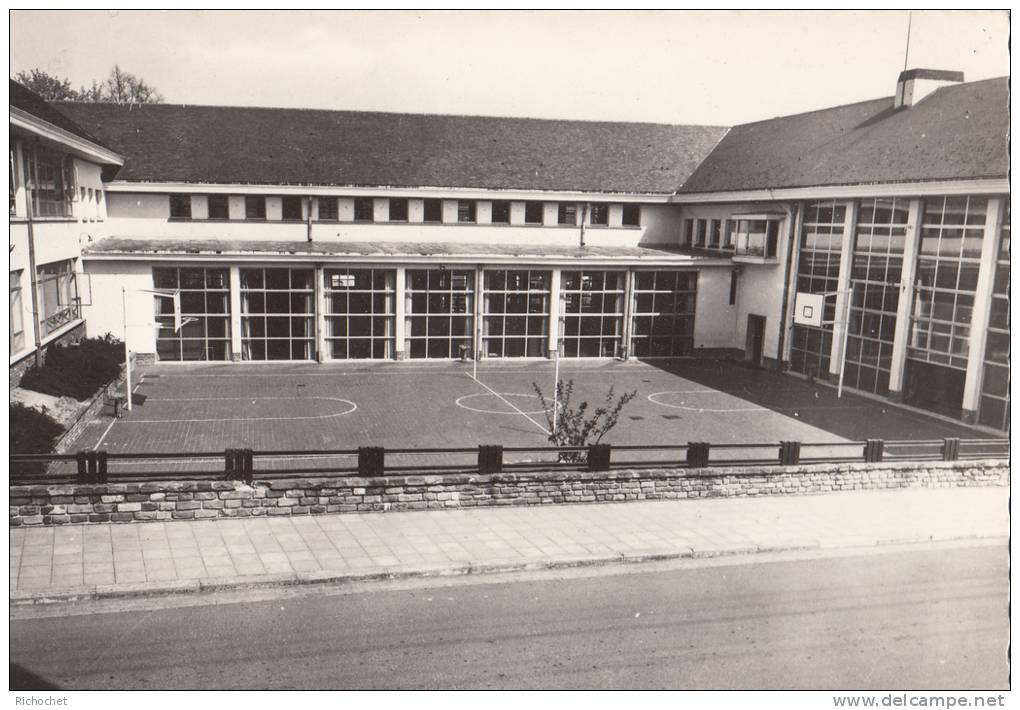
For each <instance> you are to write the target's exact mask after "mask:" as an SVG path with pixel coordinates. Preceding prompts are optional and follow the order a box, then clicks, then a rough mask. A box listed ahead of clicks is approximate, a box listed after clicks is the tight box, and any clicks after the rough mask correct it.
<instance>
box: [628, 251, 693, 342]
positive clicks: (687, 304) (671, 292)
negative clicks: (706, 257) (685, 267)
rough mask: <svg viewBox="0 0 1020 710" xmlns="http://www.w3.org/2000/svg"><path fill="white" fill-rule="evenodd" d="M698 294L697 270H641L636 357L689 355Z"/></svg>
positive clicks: (635, 325) (636, 310) (636, 286)
mask: <svg viewBox="0 0 1020 710" xmlns="http://www.w3.org/2000/svg"><path fill="white" fill-rule="evenodd" d="M697 295H698V273H697V272H696V271H638V272H637V273H636V274H635V275H634V316H633V333H632V334H631V352H632V353H634V355H635V356H637V357H677V356H680V355H689V354H690V353H691V351H692V350H693V349H694V312H695V308H696V305H697Z"/></svg>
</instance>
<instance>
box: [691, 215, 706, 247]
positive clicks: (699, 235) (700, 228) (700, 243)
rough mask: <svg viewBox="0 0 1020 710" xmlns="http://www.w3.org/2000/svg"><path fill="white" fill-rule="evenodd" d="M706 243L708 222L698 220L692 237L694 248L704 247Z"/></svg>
mask: <svg viewBox="0 0 1020 710" xmlns="http://www.w3.org/2000/svg"><path fill="white" fill-rule="evenodd" d="M707 243H708V220H705V219H699V220H698V222H697V231H696V233H695V235H694V246H696V247H704V246H705V245H706V244H707Z"/></svg>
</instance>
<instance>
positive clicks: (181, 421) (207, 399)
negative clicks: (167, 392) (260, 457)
mask: <svg viewBox="0 0 1020 710" xmlns="http://www.w3.org/2000/svg"><path fill="white" fill-rule="evenodd" d="M260 399H262V400H276V399H292V400H300V401H306V400H309V399H321V400H330V401H333V402H343V403H344V404H349V405H350V407H351V408H350V409H348V410H346V411H343V412H334V413H333V414H316V415H310V416H290V417H213V418H207V419H126V420H124V421H123V422H121V423H122V424H184V423H198V422H267V421H268V422H277V421H294V420H308V419H332V418H334V417H342V416H344V415H346V414H351V413H352V412H354V411H355V410H357V408H358V405H357V404H355V403H354V402H352V401H351V400H349V399H343V398H341V397H185V398H181V399H157V398H150V399H149V401H150V402H225V401H228V400H229V401H238V402H239V401H241V400H255V401H257V400H260Z"/></svg>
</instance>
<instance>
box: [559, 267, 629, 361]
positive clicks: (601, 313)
mask: <svg viewBox="0 0 1020 710" xmlns="http://www.w3.org/2000/svg"><path fill="white" fill-rule="evenodd" d="M626 277H627V274H626V272H623V271H564V272H563V274H562V276H561V280H560V299H561V303H562V304H563V307H562V309H561V314H562V315H561V318H562V321H563V329H562V331H561V336H562V338H563V355H564V357H615V356H616V355H617V354H618V353H619V350H620V346H621V339H622V337H623V328H622V326H623V297H624V291H625V288H626V286H625V284H626Z"/></svg>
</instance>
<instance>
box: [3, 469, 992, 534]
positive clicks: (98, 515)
mask: <svg viewBox="0 0 1020 710" xmlns="http://www.w3.org/2000/svg"><path fill="white" fill-rule="evenodd" d="M1005 485H1009V462H1008V461H1004V460H989V461H955V462H924V463H905V462H896V463H871V464H863V463H857V464H845V463H844V464H816V465H811V466H788V467H770V468H767V469H764V468H753V467H745V468H713V469H647V470H621V471H610V472H606V473H573V472H571V473H528V474H496V475H488V476H481V475H468V474H446V475H421V476H415V475H405V476H386V477H382V478H308V479H294V480H289V481H256V482H254V483H252V484H246V483H240V482H234V481H187V482H185V481H177V482H152V483H128V484H125V483H119V484H102V485H61V486H11V489H10V525H11V526H20V525H61V524H67V523H108V522H115V523H121V522H123V523H127V522H135V521H149V520H192V519H196V518H221V517H228V518H230V517H250V516H256V515H318V514H322V513H353V512H367V511H388V510H425V509H436V508H465V507H475V506H493V505H496V506H498V505H543V504H550V503H594V502H611V501H621V502H622V501H629V500H660V499H677V498H712V497H721V496H730V497H732V496H761V495H806V494H812V493H828V492H833V491H852V490H876V489H893V488H933V487H963V486H1005Z"/></svg>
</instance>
